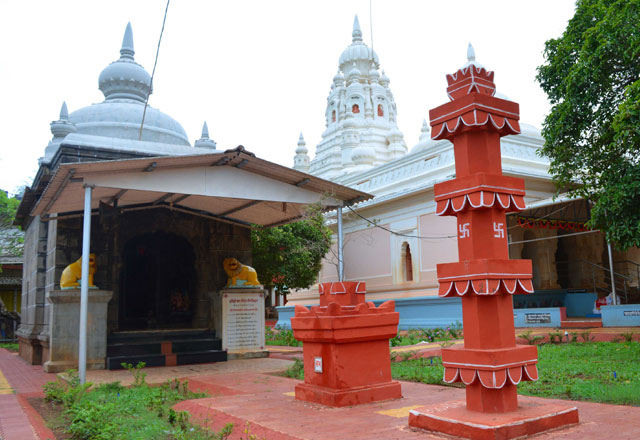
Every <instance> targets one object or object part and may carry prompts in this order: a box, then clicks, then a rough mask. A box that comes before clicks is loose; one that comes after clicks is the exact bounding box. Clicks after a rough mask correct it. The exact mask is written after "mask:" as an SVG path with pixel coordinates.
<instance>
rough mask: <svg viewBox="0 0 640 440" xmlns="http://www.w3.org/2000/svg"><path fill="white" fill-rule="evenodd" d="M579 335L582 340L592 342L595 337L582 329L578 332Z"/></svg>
mask: <svg viewBox="0 0 640 440" xmlns="http://www.w3.org/2000/svg"><path fill="white" fill-rule="evenodd" d="M580 337H581V338H582V342H593V340H594V339H595V337H594V336H593V335H592V334H591V332H589V331H584V332H581V333H580Z"/></svg>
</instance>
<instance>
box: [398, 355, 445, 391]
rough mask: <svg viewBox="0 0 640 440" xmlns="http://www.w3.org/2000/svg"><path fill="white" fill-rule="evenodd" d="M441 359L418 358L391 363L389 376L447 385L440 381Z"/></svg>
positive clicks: (410, 380)
mask: <svg viewBox="0 0 640 440" xmlns="http://www.w3.org/2000/svg"><path fill="white" fill-rule="evenodd" d="M443 371H444V369H443V367H442V359H441V358H439V357H433V358H418V359H410V360H406V361H401V362H392V363H391V376H392V377H393V378H394V379H396V380H406V381H409V382H419V383H428V384H432V385H448V384H445V383H444V382H443V381H442V373H443Z"/></svg>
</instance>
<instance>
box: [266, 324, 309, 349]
mask: <svg viewBox="0 0 640 440" xmlns="http://www.w3.org/2000/svg"><path fill="white" fill-rule="evenodd" d="M264 339H265V342H266V344H267V345H279V346H286V347H301V346H302V342H301V341H298V340H297V339H296V338H294V337H293V330H290V329H286V328H283V327H279V326H275V327H274V328H273V329H272V328H271V327H269V326H265V328H264Z"/></svg>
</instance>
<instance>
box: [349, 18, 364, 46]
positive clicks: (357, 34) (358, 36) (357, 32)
mask: <svg viewBox="0 0 640 440" xmlns="http://www.w3.org/2000/svg"><path fill="white" fill-rule="evenodd" d="M351 37H352V41H353V42H354V43H362V30H361V29H360V22H359V21H358V14H356V18H354V19H353V32H352V33H351Z"/></svg>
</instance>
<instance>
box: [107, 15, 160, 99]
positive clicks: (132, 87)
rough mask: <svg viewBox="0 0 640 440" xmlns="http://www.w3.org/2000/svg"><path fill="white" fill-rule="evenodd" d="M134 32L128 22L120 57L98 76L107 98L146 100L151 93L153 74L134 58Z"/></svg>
mask: <svg viewBox="0 0 640 440" xmlns="http://www.w3.org/2000/svg"><path fill="white" fill-rule="evenodd" d="M134 54H135V51H134V50H133V32H132V31H131V23H128V24H127V28H126V30H125V32H124V38H123V39H122V48H121V49H120V59H119V60H117V61H114V62H113V63H111V64H109V65H108V66H107V67H106V68H105V69H104V70H103V71H102V72H101V73H100V77H99V78H98V87H99V88H100V90H101V91H102V93H103V94H104V97H105V98H106V99H122V98H126V99H134V100H136V101H141V102H145V101H146V99H147V96H148V95H149V94H150V93H151V76H150V75H149V73H147V71H146V70H144V67H142V66H141V65H140V64H138V63H136V62H135V60H134V59H133V55H134Z"/></svg>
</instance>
